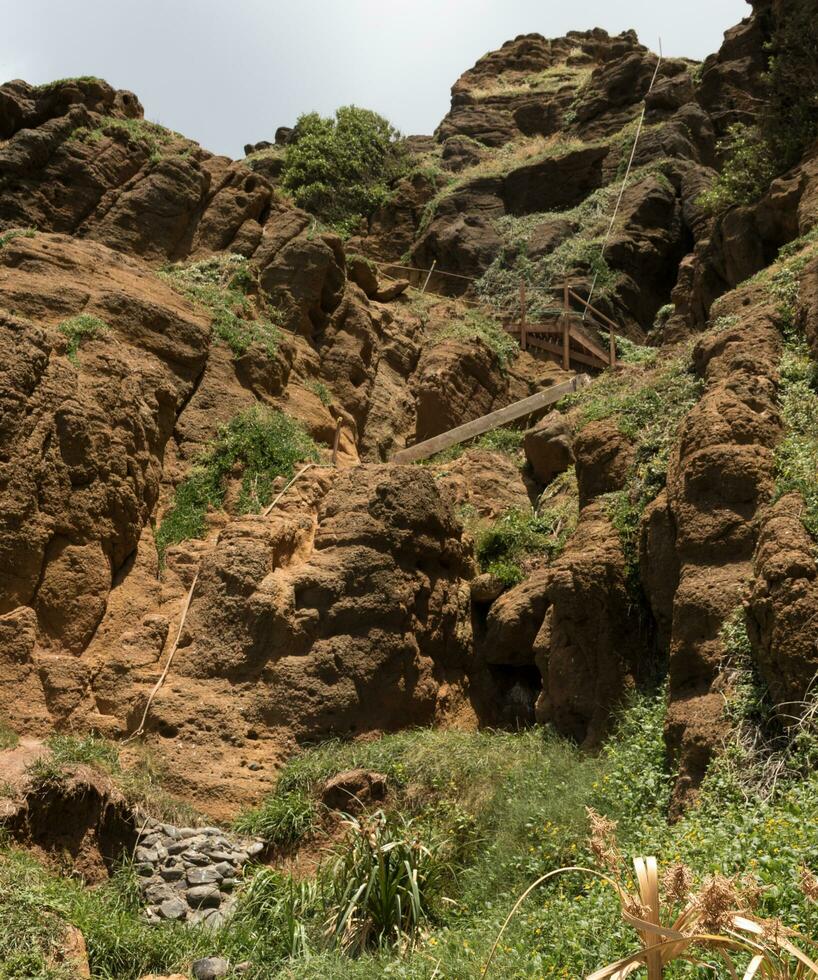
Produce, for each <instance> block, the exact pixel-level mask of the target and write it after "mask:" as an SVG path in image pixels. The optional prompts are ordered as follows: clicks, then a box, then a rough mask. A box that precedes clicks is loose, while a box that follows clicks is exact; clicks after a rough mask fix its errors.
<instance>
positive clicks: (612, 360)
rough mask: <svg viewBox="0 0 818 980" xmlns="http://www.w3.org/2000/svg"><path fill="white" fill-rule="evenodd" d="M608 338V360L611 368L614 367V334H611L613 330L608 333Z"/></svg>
mask: <svg viewBox="0 0 818 980" xmlns="http://www.w3.org/2000/svg"><path fill="white" fill-rule="evenodd" d="M608 338H609V344H610V354H609V360H610V362H611V367H612V368H613V367H616V334H615V333H614V332H613V328H611V329H610V330H609V331H608Z"/></svg>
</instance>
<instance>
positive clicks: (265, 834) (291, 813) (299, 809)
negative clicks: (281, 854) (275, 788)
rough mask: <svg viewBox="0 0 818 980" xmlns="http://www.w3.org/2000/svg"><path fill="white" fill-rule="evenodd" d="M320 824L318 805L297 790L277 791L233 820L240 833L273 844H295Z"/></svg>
mask: <svg viewBox="0 0 818 980" xmlns="http://www.w3.org/2000/svg"><path fill="white" fill-rule="evenodd" d="M315 824H316V809H315V804H314V803H313V801H312V800H311V799H310V797H309V796H307V795H306V794H304V793H302V792H299V791H297V790H292V791H290V792H285V793H281V794H278V793H273V794H271V795H270V796H268V797H267V799H266V800H265V801H264V802H263V803H262V804H261V806H260V807H257V808H255V809H252V810H245V811H244V812H243V813H241V814H240V815H239V816H238V817H237V818H236V820H235V821H234V823H233V828H234V829H235V830H236V831H238V832H239V833H240V834H250V835H252V836H253V837H261V838H263V839H264V840H266V841H267V842H268V843H269V844H277V845H287V844H295V843H296V842H297V841H300V840H301V839H302V838H303V837H306V836H307V835H308V834H309V833H310V832H311V831H312V830H313V829H314V828H315Z"/></svg>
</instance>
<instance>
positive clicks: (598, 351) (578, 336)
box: [571, 326, 610, 365]
mask: <svg viewBox="0 0 818 980" xmlns="http://www.w3.org/2000/svg"><path fill="white" fill-rule="evenodd" d="M571 336H572V337H573V338H574V340H575V341H576V342H577V343H578V344H582V346H583V347H584V348H585V350H587V351H590V353H591V354H593V355H594V356H595V357H598V358H599V359H600V361H602V363H603V364H605V365H608V364H609V363H610V361H609V360H608V355H607V354H606V353H605V351H604V350H603V349H602V348H601V347H599V346H598V345H597V344H595V343H594V342H593V340H589V339H588V337H586V336H585V335H584V334H582V333H580V331H579V330H578V329H577V328H576V327H574V326H572V327H571Z"/></svg>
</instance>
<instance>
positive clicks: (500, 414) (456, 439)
mask: <svg viewBox="0 0 818 980" xmlns="http://www.w3.org/2000/svg"><path fill="white" fill-rule="evenodd" d="M587 383H588V380H587V378H585V376H584V375H581V374H577V375H574V377H573V378H572V379H571V380H570V381H564V382H562V383H561V384H558V385H552V386H551V387H550V388H546V389H544V390H543V391H538V392H537V394H536V395H530V396H529V397H528V398H523V399H522V401H519V402H514V403H513V404H512V405H506V407H505V408H500V409H498V410H497V411H496V412H489V414H488V415H483V416H481V417H480V418H479V419H473V420H472V421H471V422H466V423H465V424H464V425H458V426H457V427H456V428H454V429H449V431H448V432H441V433H440V435H437V436H433V437H432V438H431V439H426V440H425V441H424V442H419V443H417V445H414V446H409V448H408V449H401V451H400V452H398V453H395V455H394V456H393V457H392V462H393V463H413V462H415V461H416V460H419V459H426V458H428V457H429V456H434V454H435V453H439V452H442V451H443V450H444V449H448V448H449V447H450V446H456V445H458V443H461V442H466V440H467V439H474V437H475V436H481V435H483V433H484V432H490V431H491V430H492V429H497V428H499V427H500V426H501V425H507V424H508V423H509V422H514V421H515V420H516V419H521V418H523V416H525V415H531V413H532V412H538V411H539V410H540V409H542V408H546V407H547V406H548V405H553V404H554V402H558V401H559V400H560V398H563V397H564V396H565V395H568V394H570V393H571V392H572V391H576V390H577V389H578V388H582V387H583V386H584V385H586V384H587Z"/></svg>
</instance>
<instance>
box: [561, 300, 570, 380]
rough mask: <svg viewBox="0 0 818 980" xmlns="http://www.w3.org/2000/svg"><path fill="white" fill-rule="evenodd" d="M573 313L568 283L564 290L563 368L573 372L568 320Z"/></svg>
mask: <svg viewBox="0 0 818 980" xmlns="http://www.w3.org/2000/svg"><path fill="white" fill-rule="evenodd" d="M570 311H571V297H570V295H569V287H568V283H567V282H566V283H565V285H564V286H563V290H562V367H563V370H564V371H570V370H571V324H570V322H569V320H568V317H569V315H570Z"/></svg>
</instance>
